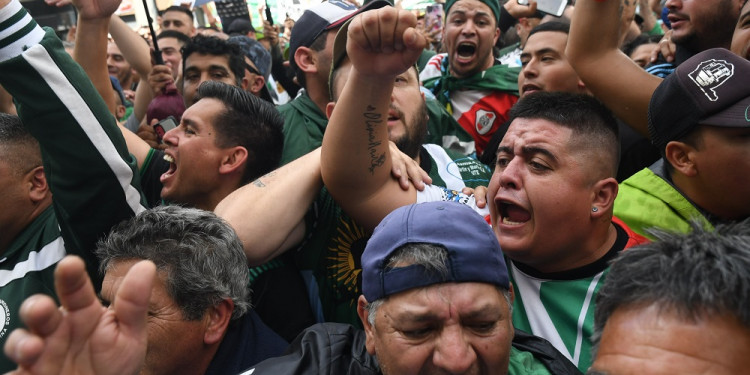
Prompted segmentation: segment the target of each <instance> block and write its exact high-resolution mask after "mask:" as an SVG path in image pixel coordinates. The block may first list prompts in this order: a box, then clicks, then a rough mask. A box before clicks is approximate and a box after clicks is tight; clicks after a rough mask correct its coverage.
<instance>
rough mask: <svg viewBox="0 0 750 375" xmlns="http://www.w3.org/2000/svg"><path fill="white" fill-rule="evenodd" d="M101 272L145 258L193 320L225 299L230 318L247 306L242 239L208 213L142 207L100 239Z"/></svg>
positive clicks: (183, 310) (241, 313)
mask: <svg viewBox="0 0 750 375" xmlns="http://www.w3.org/2000/svg"><path fill="white" fill-rule="evenodd" d="M96 255H97V256H98V257H99V260H100V261H101V264H100V272H101V273H102V275H103V274H104V273H105V272H106V271H108V270H109V269H110V268H111V267H112V266H113V264H114V263H116V262H120V261H127V260H133V259H148V260H150V261H152V262H154V263H155V264H156V268H157V270H158V271H159V276H160V277H161V276H163V277H164V285H165V287H166V289H167V293H169V296H170V297H172V299H174V301H175V303H177V305H178V306H179V307H180V310H181V311H182V314H183V316H184V318H185V319H186V320H198V319H200V318H202V317H203V316H204V314H205V313H206V309H208V308H209V307H211V306H216V305H217V304H218V303H219V302H221V301H222V300H224V299H225V298H229V299H231V300H232V301H233V302H234V311H233V312H232V319H238V318H239V317H241V316H242V315H244V314H245V312H247V311H248V310H249V309H250V289H249V287H248V279H249V277H250V275H249V273H248V268H247V258H246V256H245V252H244V250H243V248H242V242H241V241H240V239H239V238H238V237H237V234H236V233H235V232H234V230H232V227H230V226H229V224H227V223H226V222H225V221H224V220H222V219H221V218H219V217H217V216H216V215H215V214H214V213H213V212H209V211H203V210H199V209H196V208H187V207H180V206H176V205H170V206H159V207H156V208H153V209H150V210H146V211H143V212H142V213H140V214H138V215H137V216H135V217H133V218H131V219H130V220H126V221H123V222H122V223H120V224H118V225H116V226H115V227H114V228H113V229H112V231H111V232H110V234H109V235H108V236H107V237H106V238H104V239H102V240H101V241H99V243H98V244H97V248H96Z"/></svg>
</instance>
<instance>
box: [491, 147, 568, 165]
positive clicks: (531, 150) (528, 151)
mask: <svg viewBox="0 0 750 375" xmlns="http://www.w3.org/2000/svg"><path fill="white" fill-rule="evenodd" d="M501 152H504V153H506V154H511V155H512V154H513V149H512V148H510V147H508V146H500V147H498V148H497V153H498V154H499V153H501ZM521 154H523V155H535V154H542V155H545V156H547V157H548V158H550V159H552V161H553V162H557V157H556V156H555V155H554V154H552V153H551V152H549V150H547V149H546V148H542V147H533V146H524V147H521Z"/></svg>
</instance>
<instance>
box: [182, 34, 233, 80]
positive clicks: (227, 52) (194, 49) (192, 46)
mask: <svg viewBox="0 0 750 375" xmlns="http://www.w3.org/2000/svg"><path fill="white" fill-rule="evenodd" d="M193 53H198V54H201V55H212V56H226V58H227V60H229V69H230V70H231V71H232V74H234V79H235V82H236V85H237V86H240V85H241V84H242V78H244V77H245V55H243V54H242V51H241V50H240V47H239V46H237V45H236V44H231V43H228V42H227V41H226V40H222V39H219V38H217V37H213V36H205V35H201V34H198V35H196V36H194V37H193V38H191V39H190V42H189V43H187V44H185V46H184V47H182V66H183V69H185V68H186V67H187V59H188V57H190V55H192V54H193Z"/></svg>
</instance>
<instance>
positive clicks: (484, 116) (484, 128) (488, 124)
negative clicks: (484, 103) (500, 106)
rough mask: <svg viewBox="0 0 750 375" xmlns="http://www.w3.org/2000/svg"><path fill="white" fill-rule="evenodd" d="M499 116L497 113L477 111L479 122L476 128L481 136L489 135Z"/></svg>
mask: <svg viewBox="0 0 750 375" xmlns="http://www.w3.org/2000/svg"><path fill="white" fill-rule="evenodd" d="M496 118H497V115H495V112H489V111H485V110H483V109H480V110H478V111H477V120H476V123H475V124H474V127H475V128H476V129H477V133H479V134H482V135H484V134H487V132H489V131H490V129H492V124H493V123H494V122H495V119H496Z"/></svg>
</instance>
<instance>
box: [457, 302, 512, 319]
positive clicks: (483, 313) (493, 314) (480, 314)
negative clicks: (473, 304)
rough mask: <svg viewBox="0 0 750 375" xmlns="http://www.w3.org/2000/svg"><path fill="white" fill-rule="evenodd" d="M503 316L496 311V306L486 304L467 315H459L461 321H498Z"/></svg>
mask: <svg viewBox="0 0 750 375" xmlns="http://www.w3.org/2000/svg"><path fill="white" fill-rule="evenodd" d="M502 316H503V314H502V313H501V312H500V311H498V310H497V309H496V305H493V304H490V303H487V304H485V305H483V306H481V307H479V308H478V309H475V310H472V311H470V312H469V313H468V314H464V315H461V319H467V320H474V319H479V318H491V319H500V317H502Z"/></svg>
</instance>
